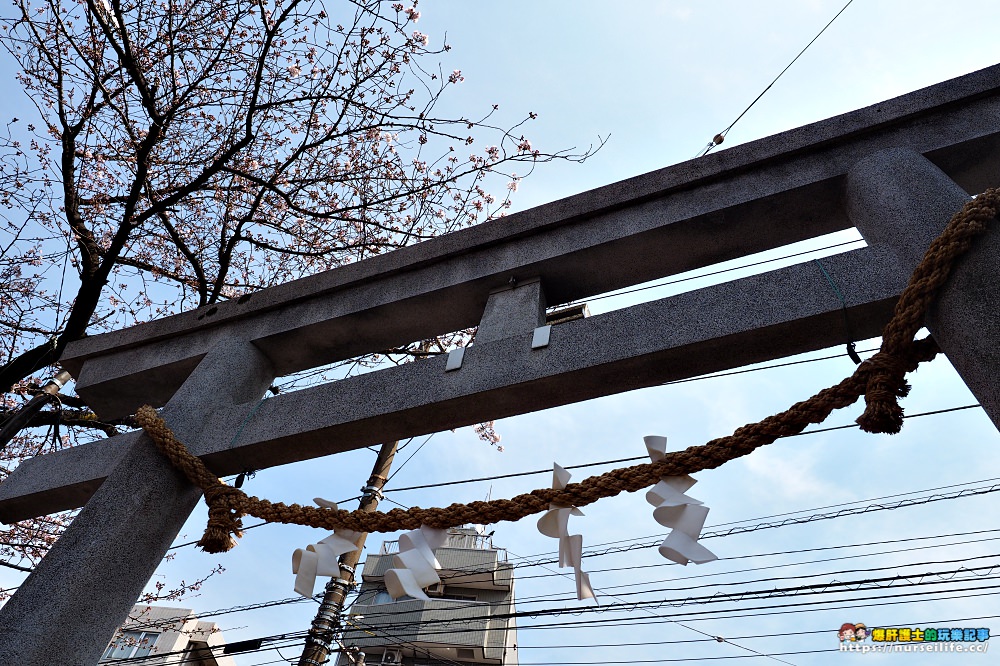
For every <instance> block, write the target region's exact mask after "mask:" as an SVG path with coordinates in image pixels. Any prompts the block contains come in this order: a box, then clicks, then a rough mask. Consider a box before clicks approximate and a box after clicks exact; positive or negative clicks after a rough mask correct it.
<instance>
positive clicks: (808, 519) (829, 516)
mask: <svg viewBox="0 0 1000 666" xmlns="http://www.w3.org/2000/svg"><path fill="white" fill-rule="evenodd" d="M997 491H1000V484H993V485H990V486H985V487H980V488H966V489H963V490H960V491H955V492H952V493H943V494H937V495H929V496H925V497H915V498H911V499H904V500H899V501H897V502H893V503H889V504H871V505H868V506H862V507H854V508H847V509H841V510H840V511H833V512H828V513H821V514H813V515H809V516H804V517H799V518H786V519H784V520H781V521H776V522H770V523H759V524H756V525H749V526H743V527H732V528H729V529H723V530H717V531H714V532H713V531H709V532H705V533H703V534H702V535H701V537H700V539H711V538H716V537H721V536H733V535H735V534H745V533H748V532H757V531H759V530H764V529H776V528H780V527H787V526H789V525H803V524H806V523H812V522H816V521H819V520H833V519H836V518H843V517H846V516H855V515H859V514H865V513H873V512H876V511H892V510H895V509H900V508H905V507H910V506H918V505H923V504H931V503H933V502H940V501H944V500H951V499H958V498H962V497H973V496H977V495H985V494H989V493H995V492H997ZM660 538H662V537H658V538H657V541H654V542H650V543H633V544H629V545H627V546H612V547H609V548H605V549H603V550H600V551H594V550H589V551H586V552H584V557H602V556H605V555H611V554H615V553H623V552H628V551H630V550H639V549H644V548H652V547H654V546H658V545H659V539H660ZM609 543H614V542H609ZM542 558H543V559H539V560H534V561H521V562H513V563H510V566H511V568H521V567H531V566H541V565H544V564H554V563H556V562H558V559H553V558H552V557H551V556H544V555H543V556H542ZM456 575H465V574H456ZM442 578H443V579H445V578H446V577H442Z"/></svg>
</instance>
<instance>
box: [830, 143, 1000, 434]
mask: <svg viewBox="0 0 1000 666" xmlns="http://www.w3.org/2000/svg"><path fill="white" fill-rule="evenodd" d="M996 184H997V186H1000V182H997V183H996ZM968 201H969V194H968V193H967V192H966V191H965V190H963V189H962V188H961V187H960V186H959V185H958V183H956V182H955V181H953V180H952V179H951V178H949V177H948V175H947V174H945V173H944V172H943V171H942V170H941V169H939V168H938V167H937V166H936V165H934V164H933V163H932V162H931V161H930V160H928V159H927V158H926V157H924V156H923V155H921V154H920V153H918V152H916V151H914V150H912V149H909V148H893V149H888V150H883V151H880V152H878V153H875V154H873V155H871V156H870V157H868V158H866V159H863V160H861V161H860V162H858V163H857V164H856V165H854V167H853V168H852V169H851V170H850V171H849V172H848V174H847V212H848V215H849V216H850V218H851V221H852V222H853V223H854V224H855V225H856V226H857V228H858V231H860V232H861V234H862V236H864V238H865V240H866V241H868V243H869V245H874V246H879V247H885V248H887V249H888V250H889V251H890V252H891V253H892V254H893V255H894V256H895V257H896V259H897V260H898V262H899V266H900V268H901V269H902V270H903V271H905V272H906V273H907V274H910V273H912V272H913V269H914V268H916V267H917V264H919V263H920V260H921V259H922V258H923V256H924V252H926V251H927V247H928V246H929V245H930V244H931V242H932V241H933V240H934V239H935V238H937V236H938V235H939V234H940V233H941V231H942V230H944V227H945V225H946V224H947V223H948V221H949V220H950V219H951V217H952V216H953V215H954V214H955V212H957V211H958V210H959V209H960V208H961V207H962V206H964V205H965V204H966V203H968ZM998 226H1000V222H998V223H996V224H994V226H993V227H992V228H989V229H987V231H986V232H985V233H984V234H982V235H981V236H979V237H978V238H976V240H975V241H974V242H973V245H972V248H971V249H970V250H969V251H968V252H967V253H966V254H965V256H963V257H960V258H959V259H958V261H957V262H956V265H955V266H954V268H953V270H952V273H951V274H950V275H949V276H948V280H947V282H946V283H945V285H944V287H943V288H942V289H941V292H940V293H939V294H938V295H937V297H936V298H935V300H934V303H933V304H932V305H931V308H930V311H929V312H928V315H927V319H926V322H925V323H926V325H927V329H928V330H929V331H930V332H931V334H932V335H933V336H934V340H935V341H936V342H937V343H938V346H939V347H941V350H942V351H943V352H944V353H945V355H947V357H948V360H949V361H950V362H951V364H952V365H953V366H954V367H955V370H956V371H958V374H959V375H960V376H961V377H962V379H963V380H964V381H965V384H966V385H967V386H968V387H969V389H970V390H971V391H972V393H973V395H975V396H976V398H977V399H978V400H979V403H980V404H981V405H982V406H983V409H984V410H985V411H986V414H987V415H988V416H989V417H990V419H991V420H992V421H993V425H995V426H997V428H1000V383H998V381H997V378H998V377H1000V326H998V325H997V324H998V323H1000V228H998Z"/></svg>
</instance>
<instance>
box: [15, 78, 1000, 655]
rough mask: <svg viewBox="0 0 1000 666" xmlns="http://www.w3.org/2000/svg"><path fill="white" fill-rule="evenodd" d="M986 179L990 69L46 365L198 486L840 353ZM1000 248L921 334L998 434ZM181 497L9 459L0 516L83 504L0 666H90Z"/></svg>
mask: <svg viewBox="0 0 1000 666" xmlns="http://www.w3.org/2000/svg"><path fill="white" fill-rule="evenodd" d="M997 184H1000V65H998V66H994V67H991V68H988V69H985V70H982V71H979V72H976V73H973V74H970V75H967V76H964V77H961V78H958V79H953V80H951V81H947V82H945V83H941V84H938V85H936V86H932V87H930V88H926V89H923V90H920V91H917V92H914V93H911V94H908V95H904V96H902V97H898V98H895V99H892V100H889V101H886V102H883V103H881V104H876V105H874V106H871V107H868V108H865V109H861V110H859V111H855V112H852V113H848V114H845V115H842V116H837V117H835V118H831V119H828V120H825V121H822V122H819V123H815V124H813V125H809V126H806V127H801V128H798V129H795V130H791V131H789V132H785V133H782V134H779V135H775V136H772V137H768V138H766V139H761V140H759V141H755V142H753V143H749V144H745V145H742V146H738V147H735V148H732V149H730V150H726V151H722V152H719V153H715V154H711V155H708V156H707V157H704V158H701V159H697V160H693V161H689V162H685V163H682V164H678V165H676V166H673V167H669V168H666V169H663V170H660V171H655V172H652V173H648V174H645V175H642V176H638V177H635V178H631V179H629V180H625V181H622V182H619V183H615V184H612V185H608V186H606V187H602V188H598V189H595V190H591V191H589V192H584V193H582V194H579V195H576V196H573V197H569V198H567V199H563V200H560V201H556V202H553V203H550V204H546V205H544V206H540V207H538V208H534V209H531V210H528V211H525V212H523V213H518V214H516V215H512V216H510V217H508V218H506V219H504V220H501V221H495V222H490V223H488V224H484V225H481V226H478V227H474V228H470V229H466V230H463V231H460V232H456V233H453V234H449V235H447V236H444V237H441V238H437V239H434V240H431V241H427V242H425V243H421V244H419V245H416V246H413V247H409V248H406V249H403V250H398V251H396V252H393V253H390V254H388V255H384V256H380V257H376V258H373V259H369V260H366V261H363V262H360V263H358V264H354V265H349V266H345V267H343V268H338V269H336V270H333V271H329V272H327V273H323V274H320V275H316V276H313V277H309V278H304V279H301V280H296V281H294V282H291V283H288V284H284V285H281V286H278V287H274V288H271V289H267V290H264V291H261V292H257V293H255V294H253V295H251V296H245V297H243V298H240V299H238V300H233V301H228V302H225V303H220V304H218V305H213V306H210V307H204V308H201V309H199V310H195V311H192V312H187V313H183V314H180V315H176V316H172V317H168V318H165V319H162V320H159V321H154V322H151V323H148V324H143V325H140V326H135V327H133V328H129V329H125V330H122V331H116V332H114V333H109V334H105V335H99V336H94V337H90V338H86V339H83V340H80V341H78V342H75V343H73V344H72V345H70V347H69V348H68V349H67V352H66V354H65V356H64V357H63V359H62V360H61V363H62V364H63V367H65V368H66V369H68V370H69V371H70V372H71V373H72V374H73V375H74V377H76V379H77V384H76V389H77V391H78V392H79V394H80V395H81V396H83V398H84V399H85V400H86V401H87V402H88V404H89V405H90V406H91V407H92V408H93V409H94V410H95V411H96V412H97V413H98V414H99V415H100V416H101V417H103V418H114V417H119V416H123V415H127V414H131V413H132V412H134V410H135V409H136V408H137V407H138V406H140V405H141V404H143V403H150V404H153V405H165V407H164V410H163V412H162V414H163V416H164V418H165V419H166V421H167V422H168V423H169V424H170V425H171V427H172V428H173V429H174V430H175V432H176V433H177V435H178V437H179V438H180V439H181V440H182V441H184V442H185V443H187V444H188V446H189V447H190V449H191V450H192V452H193V453H195V454H196V455H198V456H200V457H201V458H202V459H203V460H204V461H205V463H206V464H207V465H208V466H209V467H210V468H211V469H212V471H213V472H215V473H216V474H218V475H220V476H221V475H229V474H235V473H238V472H240V471H244V470H246V469H263V468H266V467H272V466H275V465H281V464H284V463H289V462H294V461H300V460H307V459H310V458H315V457H318V456H325V455H329V454H332V453H337V452H341V451H346V450H350V449H355V448H358V447H362V446H367V445H371V444H374V443H378V442H382V441H386V440H391V439H398V438H403V437H410V436H417V435H422V434H427V433H431V432H437V431H440V430H444V429H447V428H454V427H457V426H463V425H468V424H472V423H476V422H479V421H483V420H488V419H493V418H501V417H505V416H511V415H515V414H522V413H526V412H530V411H535V410H539V409H544V408H548V407H553V406H557V405H565V404H569V403H573V402H578V401H582V400H587V399H590V398H595V397H598V396H603V395H610V394H614V393H619V392H623V391H629V390H632V389H637V388H642V387H647V386H653V385H656V384H659V383H661V382H664V381H669V380H675V379H682V378H686V377H692V376H695V375H699V374H703V373H707V372H714V371H720V370H725V369H729V368H735V367H739V366H743V365H746V364H750V363H757V362H761V361H765V360H769V359H774V358H780V357H784V356H788V355H792V354H798V353H802V352H806V351H810V350H815V349H822V348H825V347H830V346H833V345H837V344H842V343H844V342H845V340H846V339H847V335H848V333H847V331H846V330H845V318H844V311H845V309H846V313H847V318H848V319H849V322H850V326H851V329H852V331H851V332H852V333H853V335H854V336H855V337H856V338H858V339H864V338H868V337H873V336H877V335H879V333H880V332H881V328H882V326H883V325H884V324H885V322H886V321H887V320H888V318H889V315H890V313H891V310H892V307H893V304H894V303H895V301H896V299H897V298H898V295H899V293H900V291H901V289H902V287H903V286H904V285H905V284H906V280H907V278H908V276H909V275H910V272H911V270H912V269H913V267H914V266H915V265H916V264H917V262H918V261H919V259H920V257H921V256H922V254H923V251H924V249H925V248H926V247H927V245H928V244H929V242H930V241H931V240H932V239H933V238H934V237H935V236H936V235H937V234H938V233H939V232H940V230H941V229H942V228H943V226H944V224H945V223H946V222H947V221H948V219H949V218H950V217H951V215H952V214H953V213H954V212H956V211H957V210H958V209H959V208H960V207H961V206H962V205H963V204H964V203H965V202H966V201H968V198H969V193H975V192H980V191H982V190H983V189H985V188H987V187H989V186H993V185H997ZM852 226H856V227H857V228H858V229H859V230H860V231H861V233H862V234H863V235H864V237H865V239H866V240H867V242H868V247H866V248H863V249H858V250H853V251H850V252H845V253H843V254H839V255H836V256H832V257H827V258H825V259H823V260H822V269H820V268H819V267H818V266H816V265H815V263H804V264H799V265H796V266H790V267H787V268H782V269H779V270H775V271H771V272H769V273H765V274H761V275H757V276H753V277H748V278H743V279H739V280H735V281H732V282H728V283H725V284H721V285H718V286H714V287H709V288H706V289H700V290H697V291H692V292H689V293H685V294H681V295H677V296H672V297H669V298H664V299H660V300H655V301H652V302H648V303H643V304H640V305H635V306H632V307H629V308H625V309H622V310H618V311H615V312H609V313H606V314H602V315H599V316H594V317H589V318H586V319H579V320H576V321H571V322H568V323H565V324H561V325H558V326H555V327H553V328H551V330H547V329H544V328H543V324H544V317H545V307H546V305H556V304H561V303H567V302H569V301H571V300H576V299H585V298H587V297H589V296H593V295H596V294H600V293H603V292H607V291H610V290H614V289H619V288H622V287H627V286H630V285H634V284H639V283H642V282H645V281H648V280H652V279H656V278H660V277H665V276H668V275H672V274H676V273H679V272H682V271H688V270H692V269H695V268H699V267H702V266H707V265H710V264H713V263H717V262H720V261H725V260H729V259H734V258H737V257H740V256H743V255H747V254H751V253H755V252H760V251H763V250H767V249H771V248H775V247H780V246H782V245H785V244H788V243H793V242H796V241H801V240H804V239H808V238H811V237H815V236H818V235H821V234H825V233H829V232H833V231H836V230H840V229H846V228H850V227H852ZM998 258H1000V231H997V230H996V229H993V230H991V231H989V232H988V233H987V234H986V235H984V236H983V237H981V238H980V239H979V240H978V241H977V244H976V246H975V247H974V248H973V250H972V251H971V252H970V253H969V254H968V255H966V256H965V257H964V258H963V259H962V260H961V262H960V263H959V265H958V268H957V270H956V271H955V274H954V275H953V276H952V278H951V280H950V282H949V284H948V285H947V287H946V289H945V291H944V293H943V294H942V295H941V297H940V298H939V299H938V301H937V303H936V305H935V307H934V308H933V310H932V312H931V314H930V315H929V317H928V321H927V325H928V327H929V328H930V330H931V331H932V332H933V334H934V336H935V338H936V340H937V341H938V344H939V345H940V347H941V348H942V349H943V350H944V351H945V353H946V354H947V355H948V358H949V360H950V361H951V362H952V364H953V365H954V366H955V367H956V369H957V370H958V372H959V373H960V374H961V376H962V377H963V379H964V380H965V381H966V383H967V384H968V385H969V387H970V388H971V390H972V391H973V393H974V394H975V395H976V396H977V398H978V399H979V401H980V402H981V403H982V405H983V406H984V408H985V409H986V411H987V413H988V414H989V416H990V418H991V419H992V420H993V422H994V424H996V425H1000V391H998V388H997V385H996V381H995V377H996V376H997V375H998V374H1000V327H997V326H996V319H997V313H1000V287H998V280H997V277H998V274H1000V266H998V262H1000V259H998ZM822 271H825V272H826V273H827V274H828V275H829V277H830V279H832V280H833V282H834V283H835V284H837V285H838V286H839V288H840V292H841V293H842V294H843V296H844V298H845V299H846V302H845V303H844V304H843V307H842V303H841V301H840V299H839V297H838V295H837V292H836V291H835V290H834V289H832V288H831V285H830V283H829V282H828V281H827V279H826V278H825V277H824V275H823V272H822ZM477 324H478V325H479V332H478V334H477V337H476V340H475V344H474V345H473V346H471V347H469V348H468V349H466V350H464V351H463V352H459V353H452V354H451V355H449V356H447V357H444V358H431V359H426V360H422V361H419V362H416V363H411V364H407V365H404V366H401V367H393V368H389V369H384V370H379V371H376V372H372V373H369V374H366V375H362V376H358V377H353V378H350V379H346V380H343V381H337V382H333V383H329V384H325V385H321V386H316V387H313V388H309V389H305V390H302V391H298V392H295V393H291V394H285V395H279V396H276V397H274V398H272V399H269V400H267V401H266V402H264V403H263V404H261V405H259V409H256V411H255V412H254V413H253V414H252V415H251V410H253V409H255V407H256V406H257V404H258V401H259V400H260V398H261V396H262V395H263V394H264V391H265V390H266V389H267V387H268V385H269V384H270V383H271V381H272V380H273V378H274V377H276V376H281V375H285V374H288V373H292V372H295V371H299V370H303V369H306V368H311V367H316V366H318V365H321V364H325V363H329V362H333V361H337V360H342V359H346V358H350V357H353V356H357V355H360V354H364V353H368V352H379V351H382V350H384V349H387V348H389V347H392V346H394V345H398V344H403V343H407V342H411V341H414V340H419V339H424V338H427V337H430V336H432V335H438V334H443V333H447V332H450V331H454V330H458V329H461V328H465V327H470V326H474V325H477ZM539 328H542V330H541V331H539V332H538V333H537V334H536V332H535V330H536V329H539ZM545 334H548V335H547V336H546V335H545ZM248 416H249V417H250V418H249V424H248V427H246V428H245V429H244V430H243V431H242V432H241V433H240V434H239V437H237V438H236V439H235V441H234V435H236V434H237V433H238V431H239V426H240V424H241V423H243V422H244V421H245V420H246V419H247V418H248ZM200 496H201V492H200V491H199V490H197V489H196V488H194V487H192V486H191V485H190V484H189V483H187V481H186V480H184V479H183V478H182V477H181V476H180V474H179V473H178V472H176V471H175V470H174V468H173V467H171V466H170V464H169V463H168V462H167V461H166V460H165V459H164V458H163V457H162V456H161V455H160V454H159V453H158V452H157V451H156V450H155V448H154V446H153V445H152V443H151V442H149V441H148V440H147V438H146V436H145V435H144V434H143V433H141V432H132V433H128V434H124V435H120V436H117V437H113V438H111V439H108V440H104V441H100V442H95V443H92V444H87V445H83V446H79V447H76V448H73V449H68V450H65V451H60V452H57V453H52V454H49V455H45V456H42V457H39V458H35V459H32V460H29V461H27V462H25V463H24V464H22V465H21V466H20V467H19V468H17V470H15V472H14V473H13V474H12V475H11V476H10V477H9V478H8V479H7V481H5V482H4V483H3V484H2V485H0V520H3V521H4V522H13V521H17V520H22V519H26V518H31V517H35V516H40V515H45V514H48V513H52V512H55V511H60V510H65V509H71V508H75V507H80V506H83V507H84V508H83V510H82V512H81V513H80V514H79V516H78V517H77V518H76V520H75V521H74V522H73V524H72V525H71V526H70V527H69V529H68V530H67V531H66V533H65V534H64V535H63V537H62V538H61V539H60V540H59V541H58V542H57V543H56V545H55V546H54V547H53V548H52V550H51V551H50V552H49V554H48V555H47V556H46V557H45V558H44V559H43V560H42V561H41V562H40V563H39V565H38V566H37V568H36V569H35V571H34V573H32V574H31V575H30V576H29V577H28V579H27V580H26V581H25V582H24V583H23V584H22V585H21V587H20V589H19V590H18V591H17V593H16V594H15V595H14V597H13V598H12V599H11V600H10V601H8V603H7V604H6V605H5V606H4V607H3V608H2V609H0V662H2V663H5V664H19V665H22V666H36V665H37V666H41V665H43V664H45V665H46V666H47V665H48V664H51V663H61V664H72V665H74V666H76V665H89V664H94V663H96V662H97V660H98V659H99V658H100V656H101V653H102V651H103V650H104V648H105V646H106V645H107V641H108V640H109V638H110V636H111V635H112V634H113V632H114V631H115V629H116V628H117V627H118V626H119V625H120V624H121V622H122V621H123V620H124V618H125V616H126V614H127V612H128V610H129V608H131V606H132V604H133V602H134V601H135V599H136V598H137V597H138V596H139V594H140V593H141V591H142V589H143V587H144V586H145V585H146V583H147V582H148V580H149V578H150V576H151V575H152V574H153V571H154V570H155V568H156V567H157V565H158V564H159V563H160V561H161V560H162V558H163V556H164V554H165V553H166V550H167V548H168V547H169V546H170V544H171V542H172V540H173V539H174V538H175V536H176V535H177V533H178V531H179V530H180V528H181V526H182V525H183V523H184V521H185V519H186V518H187V517H188V515H189V513H190V512H191V510H192V509H193V508H194V506H195V505H196V503H197V502H198V499H199V498H200Z"/></svg>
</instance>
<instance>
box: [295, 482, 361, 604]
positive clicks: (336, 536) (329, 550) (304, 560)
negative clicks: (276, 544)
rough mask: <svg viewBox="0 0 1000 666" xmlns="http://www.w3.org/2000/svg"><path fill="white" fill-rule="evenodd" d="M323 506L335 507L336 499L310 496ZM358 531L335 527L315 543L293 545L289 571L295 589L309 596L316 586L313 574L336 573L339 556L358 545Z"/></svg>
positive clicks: (337, 575)
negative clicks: (301, 546) (328, 534)
mask: <svg viewBox="0 0 1000 666" xmlns="http://www.w3.org/2000/svg"><path fill="white" fill-rule="evenodd" d="M313 502H315V503H316V504H317V505H318V506H320V507H322V508H324V509H334V510H336V508H337V504H336V502H331V501H329V500H325V499H323V498H322V497H317V498H315V499H314V500H313ZM359 536H361V533H360V532H354V531H352V530H343V529H337V530H334V531H333V534H331V535H330V536H328V537H327V538H325V539H323V540H322V541H320V542H319V543H314V544H311V545H309V546H306V547H305V548H304V549H303V548H297V549H296V550H295V552H294V553H292V573H293V574H295V591H296V592H298V593H299V594H301V595H302V596H303V597H306V598H311V597H312V596H313V593H314V591H315V589H316V577H317V576H327V577H330V578H339V577H340V556H341V555H343V554H344V553H350V552H352V551H355V550H357V549H358V547H357V546H356V545H355V543H354V542H355V541H357V540H358V537H359Z"/></svg>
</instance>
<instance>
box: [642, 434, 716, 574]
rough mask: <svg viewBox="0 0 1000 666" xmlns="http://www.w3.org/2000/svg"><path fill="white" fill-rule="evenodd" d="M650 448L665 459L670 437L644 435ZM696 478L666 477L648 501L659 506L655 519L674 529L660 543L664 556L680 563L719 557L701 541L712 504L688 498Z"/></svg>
mask: <svg viewBox="0 0 1000 666" xmlns="http://www.w3.org/2000/svg"><path fill="white" fill-rule="evenodd" d="M643 441H645V442H646V451H648V452H649V459H650V460H652V461H653V462H657V461H659V460H662V459H663V457H664V456H665V455H666V453H667V438H666V437H659V436H655V435H650V436H648V437H643ZM696 483H697V481H695V480H694V479H693V478H692V477H690V476H688V475H686V474H685V475H684V476H664V477H663V478H661V479H660V481H659V483H657V484H656V485H655V486H653V487H652V488H651V489H650V490H649V491H648V492H647V493H646V501H647V502H649V503H650V504H652V505H653V506H654V507H656V508H655V509H654V510H653V519H654V520H655V521H656V522H658V523H659V524H660V525H663V526H664V527H669V528H671V529H672V530H673V531H672V532H670V534H669V535H667V538H666V539H665V540H664V541H663V543H662V544H661V545H660V555H662V556H663V557H665V558H667V559H668V560H671V561H673V562H676V563H677V564H687V563H688V562H694V563H695V564H704V563H705V562H711V561H712V560H716V559H718V557H716V556H715V555H714V554H713V553H712V552H711V551H710V550H708V549H707V548H705V547H704V546H702V545H701V544H700V543H698V537H699V536H700V535H701V528H702V527H704V526H705V519H706V518H707V517H708V507H707V506H705V505H704V504H703V503H702V502H700V501H698V500H696V499H694V498H693V497H688V496H687V495H685V494H684V493H686V492H687V491H688V490H689V489H690V488H691V486H693V485H694V484H696Z"/></svg>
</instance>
